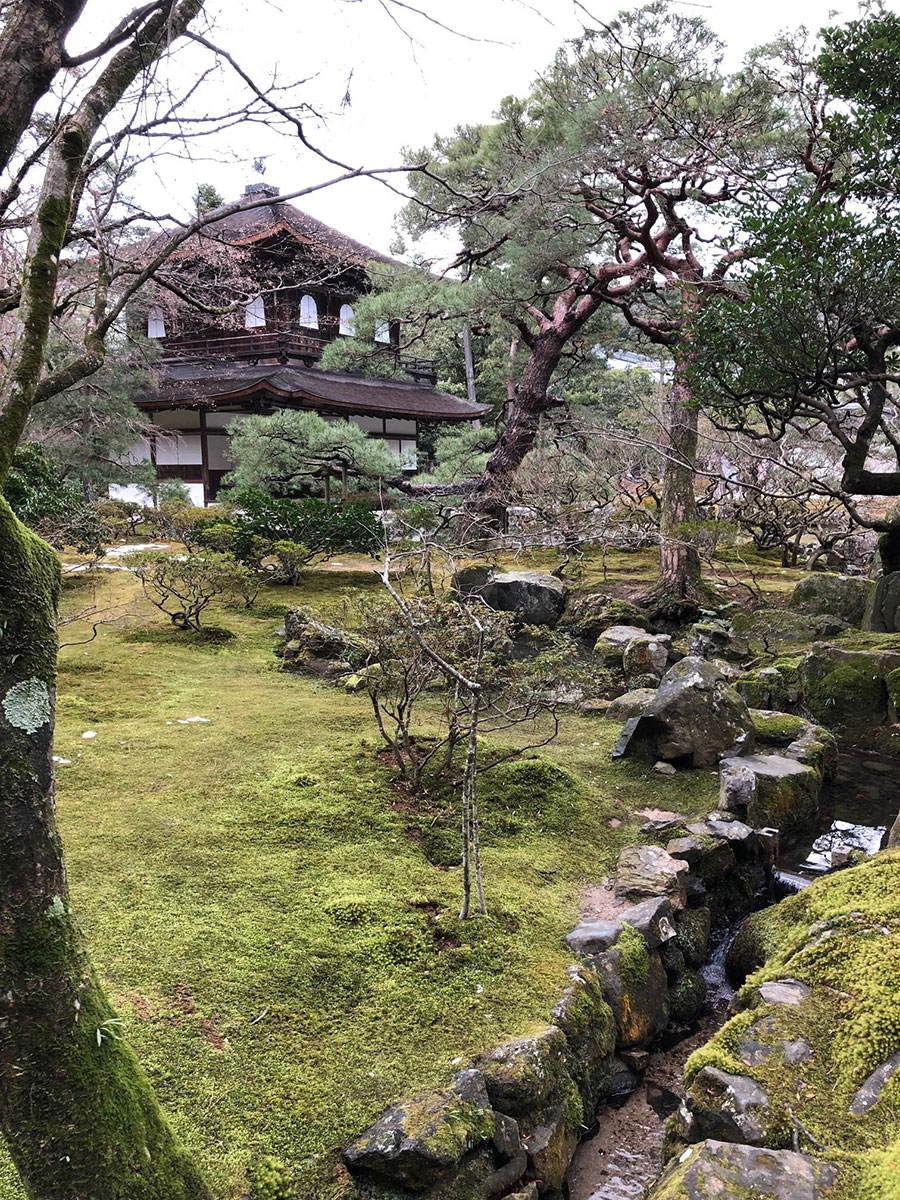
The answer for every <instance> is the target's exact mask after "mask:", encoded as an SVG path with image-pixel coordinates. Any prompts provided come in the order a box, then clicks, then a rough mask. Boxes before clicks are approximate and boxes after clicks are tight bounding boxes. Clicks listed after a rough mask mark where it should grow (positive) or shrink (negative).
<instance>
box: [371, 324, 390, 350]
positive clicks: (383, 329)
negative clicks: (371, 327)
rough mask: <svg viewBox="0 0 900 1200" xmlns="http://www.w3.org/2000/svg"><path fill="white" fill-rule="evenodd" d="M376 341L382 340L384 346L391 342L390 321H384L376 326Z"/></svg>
mask: <svg viewBox="0 0 900 1200" xmlns="http://www.w3.org/2000/svg"><path fill="white" fill-rule="evenodd" d="M375 341H376V342H381V344H382V345H383V346H389V345H390V344H391V327H390V324H389V322H387V321H382V322H381V323H380V324H378V325H376V326H375Z"/></svg>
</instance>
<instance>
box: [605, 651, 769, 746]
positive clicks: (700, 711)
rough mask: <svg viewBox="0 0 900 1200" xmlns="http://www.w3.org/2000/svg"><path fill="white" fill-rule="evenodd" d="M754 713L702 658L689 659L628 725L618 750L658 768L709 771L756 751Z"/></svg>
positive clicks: (670, 672)
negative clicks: (663, 763) (671, 765)
mask: <svg viewBox="0 0 900 1200" xmlns="http://www.w3.org/2000/svg"><path fill="white" fill-rule="evenodd" d="M755 737H756V734H755V730H754V727H753V721H752V719H751V717H750V710H749V709H748V708H747V705H746V704H745V703H744V701H743V700H742V699H741V697H740V696H739V695H738V694H737V692H736V691H734V689H733V688H731V687H729V686H728V684H727V683H726V682H725V680H724V679H723V678H722V675H721V674H720V673H719V672H718V671H717V670H716V669H715V668H714V667H712V666H711V665H710V664H709V663H707V662H704V661H703V660H702V659H699V658H693V657H689V658H683V659H682V660H681V662H678V663H676V664H675V666H674V667H670V668H669V670H668V671H667V673H666V674H665V675H664V676H663V680H662V683H661V684H660V686H659V689H658V691H657V693H656V695H655V697H654V698H653V699H652V700H651V701H650V703H649V704H648V705H647V707H646V708H645V709H644V711H643V713H642V714H641V715H640V716H638V717H633V718H632V719H631V720H629V721H626V723H625V726H624V727H623V729H622V734H621V736H620V738H619V741H618V742H617V744H616V748H615V750H614V751H613V758H621V757H623V756H628V757H633V758H638V759H640V760H642V761H644V762H648V763H654V762H656V761H657V760H659V759H663V760H664V761H666V762H678V763H681V764H683V765H684V766H693V767H708V766H713V765H715V764H716V763H717V762H718V761H719V759H721V758H724V757H727V756H732V755H740V754H749V753H750V752H751V751H752V750H753V746H754V741H755Z"/></svg>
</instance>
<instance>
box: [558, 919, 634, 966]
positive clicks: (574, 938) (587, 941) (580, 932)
mask: <svg viewBox="0 0 900 1200" xmlns="http://www.w3.org/2000/svg"><path fill="white" fill-rule="evenodd" d="M621 932H622V922H621V921H618V920H616V921H582V922H581V923H580V924H579V925H576V926H575V928H574V929H573V930H572V931H571V933H567V934H566V945H567V946H568V947H569V949H570V950H571V951H572V952H573V953H574V954H577V955H578V956H579V957H580V958H590V957H591V955H594V954H602V953H603V952H604V950H609V948H610V947H611V946H614V945H615V943H616V942H617V941H618V940H619V934H620V933H621Z"/></svg>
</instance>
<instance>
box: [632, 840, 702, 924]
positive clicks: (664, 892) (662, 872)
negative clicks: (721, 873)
mask: <svg viewBox="0 0 900 1200" xmlns="http://www.w3.org/2000/svg"><path fill="white" fill-rule="evenodd" d="M687 874H688V865H687V863H686V862H684V861H683V860H681V859H677V858H673V857H672V856H671V854H668V853H667V852H666V851H665V850H663V849H662V848H661V847H659V846H626V847H625V849H624V850H623V851H622V853H621V854H620V855H619V861H618V863H617V865H616V885H615V890H616V895H617V896H624V897H626V898H627V899H629V900H635V901H639V900H642V899H644V898H645V897H651V896H666V897H668V899H669V901H670V902H671V904H672V907H673V908H675V909H681V908H684V906H685V904H686V902H687V896H686V890H685V889H686V884H687Z"/></svg>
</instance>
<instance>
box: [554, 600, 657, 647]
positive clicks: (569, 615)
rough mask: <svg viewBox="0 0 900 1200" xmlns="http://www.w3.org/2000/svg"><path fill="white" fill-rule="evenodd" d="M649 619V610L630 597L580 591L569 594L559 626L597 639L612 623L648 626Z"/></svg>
mask: <svg viewBox="0 0 900 1200" xmlns="http://www.w3.org/2000/svg"><path fill="white" fill-rule="evenodd" d="M648 623H649V620H648V617H647V614H646V613H645V612H643V611H642V610H641V609H639V608H638V607H637V606H636V605H634V604H629V602H628V601H627V600H619V599H617V598H616V597H615V596H607V595H606V594H605V593H602V592H580V593H577V594H575V595H573V596H571V597H570V598H569V603H568V604H567V605H566V610H565V612H564V613H563V616H562V618H561V620H560V628H561V629H565V630H566V631H567V632H568V633H571V634H573V635H574V636H575V637H582V638H590V639H591V641H596V640H597V638H598V637H599V636H600V634H601V633H602V632H603V630H604V629H609V628H610V626H612V625H629V626H631V627H632V628H635V629H643V630H646V628H647V625H648Z"/></svg>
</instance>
